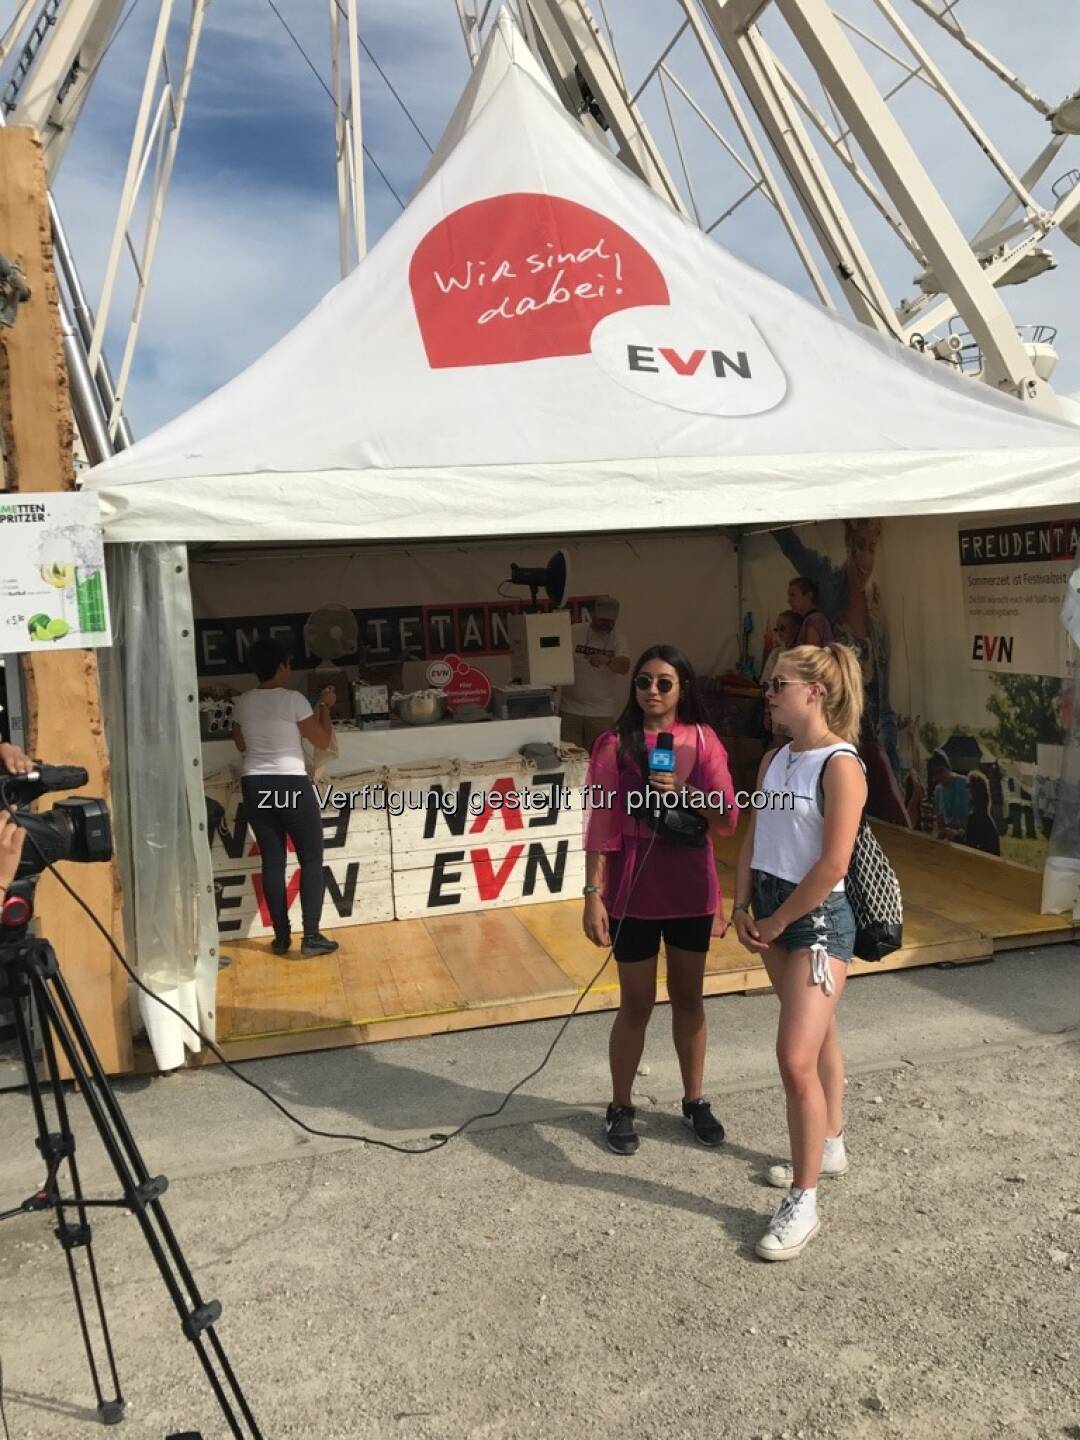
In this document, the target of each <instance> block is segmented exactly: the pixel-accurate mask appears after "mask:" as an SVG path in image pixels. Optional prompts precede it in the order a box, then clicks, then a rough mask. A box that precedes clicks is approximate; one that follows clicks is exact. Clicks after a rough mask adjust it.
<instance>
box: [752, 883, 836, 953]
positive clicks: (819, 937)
mask: <svg viewBox="0 0 1080 1440" xmlns="http://www.w3.org/2000/svg"><path fill="white" fill-rule="evenodd" d="M752 880H753V891H752V895H753V910H754V919H755V920H764V919H766V918H767V917H768V916H769V915H771V914H772V913H773V912H774V911H775V910H779V908H780V906H781V905H782V904H783V903H784V901H785V900H786V899H787V897H788V896H789V895H790V894H792V892H793V891H794V890H795V888H796V887H795V885H794V883H793V882H792V881H790V880H781V879H780V877H779V876H778V875H770V874H769V873H768V872H767V871H765V870H754V871H753V872H752ZM776 944H777V945H780V946H782V947H783V949H785V950H809V949H810V947H811V946H812V945H819V944H820V945H824V947H825V950H826V952H827V953H828V954H829V955H831V956H832V958H833V959H834V960H842V961H843V962H844V964H845V965H846V964H847V963H848V961H849V960H850V959H851V957H852V955H854V953H855V915H854V913H853V912H852V909H851V904H850V902H849V900H848V898H847V895H846V894H845V893H844V891H843V890H834V891H833V892H832V894H831V895H827V896H826V897H825V899H824V900H823V901H822V903H821V904H820V905H819V906H818V907H817V908H816V909H815V910H811V911H810V912H809V913H808V914H806V915H803V916H801V917H800V918H799V919H798V920H793V921H792V922H791V924H790V925H789V926H788V927H787V929H786V930H784V931H783V932H782V933H781V934H780V936H779V937H778V938H777V940H776Z"/></svg>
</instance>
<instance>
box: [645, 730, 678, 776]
mask: <svg viewBox="0 0 1080 1440" xmlns="http://www.w3.org/2000/svg"><path fill="white" fill-rule="evenodd" d="M649 771H650V773H652V772H657V773H661V774H665V775H672V774H674V773H675V736H674V735H672V733H671V731H670V730H661V731H660V734H659V735H657V737H656V745H655V746H654V748H653V749H652V751H651V752H650V754H649Z"/></svg>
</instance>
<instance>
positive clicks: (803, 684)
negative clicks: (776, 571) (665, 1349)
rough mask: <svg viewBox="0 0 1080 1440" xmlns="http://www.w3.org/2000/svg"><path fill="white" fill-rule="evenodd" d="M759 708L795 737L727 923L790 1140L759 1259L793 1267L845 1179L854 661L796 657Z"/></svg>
mask: <svg viewBox="0 0 1080 1440" xmlns="http://www.w3.org/2000/svg"><path fill="white" fill-rule="evenodd" d="M766 698H767V702H768V704H769V705H770V706H772V708H773V709H774V710H776V712H777V715H776V719H777V720H779V721H780V722H781V723H782V724H783V725H784V726H785V727H786V728H787V729H788V730H790V732H791V734H792V736H793V738H792V740H791V741H790V743H789V744H787V745H782V746H780V747H779V748H778V749H773V750H770V751H769V753H768V754H767V755H766V756H765V758H764V759H763V760H762V762H761V769H760V771H759V772H758V789H759V790H762V791H764V792H766V793H767V794H769V795H771V796H773V797H776V798H775V800H774V802H773V803H771V804H770V805H767V806H766V807H765V808H764V809H762V810H755V811H752V812H751V813H750V816H749V822H748V825H747V833H746V839H745V840H744V841H743V845H742V849H741V851H740V852H739V863H738V866H737V867H736V871H735V903H734V905H733V906H732V923H733V924H734V926H735V929H736V932H737V933H738V937H739V940H740V942H741V944H742V945H743V947H744V949H746V950H748V951H749V952H750V953H751V954H752V955H760V956H761V959H762V962H763V963H764V966H765V969H766V970H767V972H768V975H769V979H770V981H771V982H772V987H773V989H774V990H775V991H776V995H777V998H778V999H779V1001H780V1020H779V1024H778V1026H777V1032H776V1058H777V1060H778V1062H779V1065H780V1077H781V1079H782V1081H783V1084H784V1093H785V1096H786V1099H787V1117H788V1132H789V1137H790V1141H791V1164H790V1165H774V1166H771V1167H770V1169H769V1171H768V1173H767V1176H766V1178H767V1180H768V1182H769V1184H770V1185H775V1186H777V1187H779V1188H781V1189H784V1190H786V1191H787V1194H786V1195H785V1196H784V1198H783V1200H782V1201H781V1202H780V1205H779V1207H778V1208H777V1210H776V1213H775V1214H774V1215H773V1218H772V1220H771V1221H770V1222H769V1225H768V1227H767V1229H766V1231H765V1234H764V1235H763V1236H762V1238H761V1239H760V1240H759V1241H758V1243H757V1246H756V1252H757V1254H758V1255H759V1256H760V1257H761V1258H762V1259H763V1260H794V1259H795V1258H796V1257H797V1256H798V1255H801V1254H802V1251H803V1250H804V1249H805V1247H806V1246H807V1244H808V1243H809V1242H810V1240H812V1239H813V1237H814V1236H815V1235H816V1234H817V1232H818V1229H819V1223H820V1222H819V1220H818V1211H817V1185H818V1177H819V1176H821V1175H832V1176H836V1175H843V1174H844V1173H845V1172H846V1171H847V1168H848V1161H847V1154H846V1151H845V1146H844V1117H843V1105H844V1057H843V1055H842V1053H841V1050H840V1040H839V1036H838V1034H837V1027H836V1009H837V1005H838V1004H839V1001H840V996H841V995H842V993H843V990H844V981H845V979H846V977H847V967H848V963H849V962H850V960H851V957H852V955H853V954H854V946H855V916H854V913H853V911H852V909H851V903H850V901H849V900H848V898H847V892H846V889H845V886H844V877H845V876H846V875H847V871H848V866H849V865H850V863H851V852H852V848H853V847H854V844H855V837H856V835H857V833H858V829H859V821H860V819H861V817H862V812H863V806H864V804H865V803H866V779H865V772H864V767H863V764H862V762H861V760H860V759H859V755H858V752H857V751H856V749H855V745H854V741H855V738H856V736H857V735H858V733H859V725H860V722H861V718H862V703H863V687H862V674H861V671H860V668H859V661H858V657H857V656H856V655H855V652H854V651H853V650H851V649H849V648H848V647H847V646H846V645H828V646H826V647H825V648H820V647H817V646H809V645H797V646H796V647H795V649H794V650H789V651H788V653H787V654H786V655H784V656H783V657H782V658H781V660H780V661H779V663H778V664H777V667H776V674H775V675H774V676H773V677H772V681H771V683H770V686H769V690H768V694H767V697H766ZM784 797H790V799H789V800H785V799H784Z"/></svg>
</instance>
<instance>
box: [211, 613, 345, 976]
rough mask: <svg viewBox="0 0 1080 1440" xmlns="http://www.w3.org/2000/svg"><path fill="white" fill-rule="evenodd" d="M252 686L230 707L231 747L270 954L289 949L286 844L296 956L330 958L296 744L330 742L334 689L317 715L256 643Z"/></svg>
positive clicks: (310, 798)
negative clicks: (292, 855)
mask: <svg viewBox="0 0 1080 1440" xmlns="http://www.w3.org/2000/svg"><path fill="white" fill-rule="evenodd" d="M249 658H250V661H251V668H252V670H253V671H254V672H255V677H256V679H257V680H258V682H259V683H258V685H257V686H256V687H255V689H254V690H247V691H245V693H244V694H243V695H241V696H240V697H239V698H238V699H237V701H236V704H235V705H234V706H233V729H232V734H233V741H234V743H235V744H236V748H237V749H238V750H239V751H240V753H241V755H243V757H244V761H243V767H242V774H241V779H240V788H241V790H242V792H243V796H244V813H245V815H246V816H247V820H248V823H249V824H250V826H251V829H252V831H253V833H254V835H255V839H256V840H257V841H258V845H259V854H260V857H261V859H262V880H263V896H264V899H265V903H266V907H267V909H268V910H269V912H270V920H271V923H272V924H273V927H274V940H273V944H272V945H271V947H270V948H271V949H272V950H273V952H274V954H275V955H286V954H288V952H289V950H290V948H291V946H292V933H291V929H290V925H289V906H288V896H287V894H286V890H285V852H286V841H287V840H291V841H292V843H293V846H294V848H295V850H296V858H297V859H298V860H299V862H300V911H301V915H302V918H303V926H304V933H303V938H302V940H301V942H300V954H301V955H303V956H305V957H310V956H315V955H329V954H331V953H332V952H333V951H334V950H336V949H337V948H338V947H337V942H336V941H334V940H328V939H327V938H326V936H325V935H322V934H320V933H319V919H320V917H321V915H322V906H323V826H322V813H321V811H320V809H319V802H318V799H317V798H316V795H315V786H314V785H313V784H312V783H311V781H310V780H309V779H308V774H307V766H306V765H305V763H304V747H303V745H302V744H301V739H304V740H308V741H310V743H311V744H312V745H313V746H315V748H316V749H318V750H325V749H327V748H328V747H329V745H330V743H331V741H332V739H333V726H332V724H331V720H330V710H331V706H332V705H333V703H334V688H333V686H332V685H328V686H327V687H326V689H325V690H323V691H322V693H321V694H320V696H319V702H318V709H317V710H316V711H312V708H311V706H310V705H309V704H308V702H307V700H306V699H305V698H304V696H303V695H301V694H300V692H299V691H298V690H293V689H291V688H290V686H289V679H290V674H291V671H290V666H289V658H288V656H287V655H286V654H285V651H284V650H283V649H282V648H281V646H280V645H279V644H278V643H277V642H276V641H275V640H256V641H255V643H254V645H252V647H251V651H250V657H249Z"/></svg>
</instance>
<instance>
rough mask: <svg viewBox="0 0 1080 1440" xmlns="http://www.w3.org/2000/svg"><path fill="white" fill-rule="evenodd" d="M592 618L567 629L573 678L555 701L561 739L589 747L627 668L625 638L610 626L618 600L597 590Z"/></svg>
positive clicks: (617, 705) (615, 703)
mask: <svg viewBox="0 0 1080 1440" xmlns="http://www.w3.org/2000/svg"><path fill="white" fill-rule="evenodd" d="M589 608H590V610H591V612H592V618H591V620H587V621H586V620H583V621H581V622H580V624H578V625H574V626H572V627H571V630H570V637H571V643H572V645H573V650H574V683H573V685H568V686H565V687H564V688H563V691H562V695H561V698H560V703H559V710H560V713H561V715H562V739H563V742H564V744H570V745H580V746H581V748H582V749H583V750H591V749H592V746H593V742H594V741H595V739H596V737H597V736H598V735H601V734H603V732H604V731H605V730H607V729H609V728H610V726H611V723H612V719H613V717H614V715H615V714H616V712H617V711H619V710H621V709H622V702H623V701H624V700H625V698H626V697H625V695H624V694H623V691H622V686H621V685H620V684H619V677H620V676H622V675H626V674H627V673H628V672H629V669H630V656H629V653H628V652H627V648H626V642H625V640H624V639H623V637H622V635H620V633H619V632H618V630H616V629H615V621H616V620H617V619H618V618H619V602H618V601H617V600H613V599H612V598H611V596H610V595H601V596H600V597H599V598H598V599H596V600H594V601H593V603H592V605H591V606H590V607H589Z"/></svg>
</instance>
